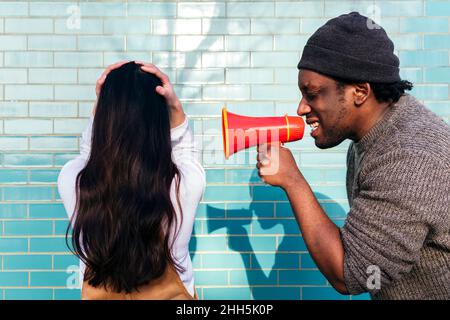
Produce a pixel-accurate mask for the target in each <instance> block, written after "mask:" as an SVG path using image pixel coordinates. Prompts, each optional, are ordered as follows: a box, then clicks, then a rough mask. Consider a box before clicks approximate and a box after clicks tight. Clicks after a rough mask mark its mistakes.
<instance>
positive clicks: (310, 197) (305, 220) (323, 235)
mask: <svg viewBox="0 0 450 320" xmlns="http://www.w3.org/2000/svg"><path fill="white" fill-rule="evenodd" d="M295 176H296V177H293V179H292V182H291V183H289V184H288V185H286V186H285V187H284V190H285V192H286V194H287V196H288V198H289V201H290V203H291V207H292V210H293V211H294V215H295V219H296V220H297V223H298V225H299V226H300V230H301V232H302V236H303V239H304V241H305V243H306V246H307V247H308V250H309V253H310V254H311V256H312V258H313V259H314V261H315V263H316V264H317V266H318V268H319V269H320V271H321V272H322V273H323V274H324V275H325V277H326V278H327V279H328V281H329V282H330V283H331V285H332V286H333V287H334V288H335V289H336V290H337V291H339V292H340V293H342V294H347V293H348V292H347V288H346V287H345V284H344V248H343V245H342V241H341V236H340V232H339V228H338V227H337V226H336V225H335V224H334V223H333V222H332V221H331V220H330V218H328V216H327V215H326V213H325V212H324V211H323V209H322V207H321V206H320V204H319V202H318V201H317V199H316V197H315V196H314V193H313V192H312V190H311V188H310V186H309V185H308V183H307V182H306V180H305V178H304V177H303V175H302V174H301V173H300V172H298V174H296V175H295Z"/></svg>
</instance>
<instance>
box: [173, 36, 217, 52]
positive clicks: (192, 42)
mask: <svg viewBox="0 0 450 320" xmlns="http://www.w3.org/2000/svg"><path fill="white" fill-rule="evenodd" d="M175 41H176V49H177V50H179V51H191V50H207V51H219V50H223V48H224V40H223V37H221V36H177V37H176V39H175Z"/></svg>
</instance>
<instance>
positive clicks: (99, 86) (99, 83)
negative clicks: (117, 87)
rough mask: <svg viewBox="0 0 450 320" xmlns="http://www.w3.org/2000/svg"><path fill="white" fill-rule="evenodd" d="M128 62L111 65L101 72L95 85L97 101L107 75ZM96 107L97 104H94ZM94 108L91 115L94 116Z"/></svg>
mask: <svg viewBox="0 0 450 320" xmlns="http://www.w3.org/2000/svg"><path fill="white" fill-rule="evenodd" d="M128 62H129V61H119V62H116V63H113V64H111V65H109V66H108V67H107V68H106V69H105V71H103V73H102V74H101V76H100V77H99V78H98V80H97V83H96V84H95V94H96V95H97V99H98V96H99V95H100V91H101V90H102V86H103V84H104V83H105V80H106V77H107V76H108V74H109V73H110V72H111V71H113V70H114V69H117V68H120V67H121V66H123V65H124V64H125V63H128ZM96 105H97V104H96ZM95 108H96V107H94V109H93V110H92V115H94V114H95Z"/></svg>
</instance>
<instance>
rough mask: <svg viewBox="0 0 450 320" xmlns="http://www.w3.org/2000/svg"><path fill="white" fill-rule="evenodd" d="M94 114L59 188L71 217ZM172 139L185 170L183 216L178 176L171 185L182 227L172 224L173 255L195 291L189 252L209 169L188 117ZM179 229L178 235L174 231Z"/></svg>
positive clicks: (175, 158)
mask: <svg viewBox="0 0 450 320" xmlns="http://www.w3.org/2000/svg"><path fill="white" fill-rule="evenodd" d="M92 124H93V117H91V118H90V121H89V124H88V126H87V127H86V129H85V130H84V132H83V133H82V137H81V143H80V155H78V156H77V157H76V158H75V159H73V160H70V161H69V162H67V163H66V164H65V165H64V167H63V168H62V170H61V172H60V174H59V177H58V191H59V194H60V196H61V199H62V201H63V204H64V207H65V209H66V212H67V215H68V217H69V219H70V218H71V217H72V215H73V214H76V213H75V212H74V210H75V205H76V190H75V188H76V185H75V184H76V177H77V175H78V173H79V172H80V171H81V170H82V169H83V168H84V167H85V165H86V163H87V160H88V158H89V154H90V151H91V136H92ZM170 136H171V142H172V159H173V161H174V163H175V164H176V166H177V167H178V170H179V171H180V174H181V179H180V189H179V192H180V194H179V198H180V204H181V208H182V214H183V216H182V218H181V213H180V209H179V207H178V204H177V200H176V199H177V198H176V184H175V179H174V180H173V182H172V185H171V189H170V197H171V200H172V203H173V206H174V209H175V212H176V216H177V222H178V229H177V230H175V226H174V227H173V228H172V232H171V238H170V243H173V247H172V256H173V258H174V259H175V261H176V262H178V263H179V264H180V265H181V266H182V267H183V268H184V269H185V271H184V272H182V273H181V272H178V274H179V276H180V278H181V280H182V281H183V283H184V285H185V287H186V289H187V290H188V292H189V293H190V294H191V295H192V296H193V295H194V277H193V271H192V262H191V258H190V256H189V241H190V239H191V234H192V229H193V225H194V218H195V212H196V209H197V206H198V203H199V202H200V200H201V198H202V196H203V192H204V189H205V185H206V182H205V171H204V170H203V167H202V166H201V164H200V162H199V159H198V158H199V153H198V151H197V150H196V148H195V146H194V139H193V134H192V132H191V130H190V128H189V125H188V120H187V118H186V119H185V120H184V122H183V123H182V124H181V125H179V126H177V127H176V128H172V129H171V130H170ZM176 231H178V235H177V237H175V238H174V235H175V234H176ZM84 269H85V266H84V264H83V263H82V262H81V261H80V283H82V279H83V274H84Z"/></svg>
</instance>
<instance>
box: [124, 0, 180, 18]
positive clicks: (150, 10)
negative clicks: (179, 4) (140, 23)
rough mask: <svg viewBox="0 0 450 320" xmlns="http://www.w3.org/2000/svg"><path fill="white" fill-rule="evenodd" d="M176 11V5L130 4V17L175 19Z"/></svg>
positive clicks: (156, 3)
mask: <svg viewBox="0 0 450 320" xmlns="http://www.w3.org/2000/svg"><path fill="white" fill-rule="evenodd" d="M176 10H177V8H176V3H164V2H162V1H161V2H151V3H133V2H130V3H128V16H144V17H157V18H160V17H174V16H175V15H176Z"/></svg>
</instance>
